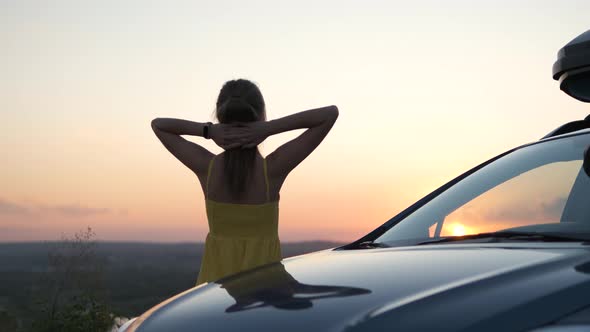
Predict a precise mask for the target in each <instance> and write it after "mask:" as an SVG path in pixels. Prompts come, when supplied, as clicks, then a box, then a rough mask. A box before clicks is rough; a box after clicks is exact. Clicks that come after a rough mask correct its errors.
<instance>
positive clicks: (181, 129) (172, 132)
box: [152, 118, 213, 175]
mask: <svg viewBox="0 0 590 332" xmlns="http://www.w3.org/2000/svg"><path fill="white" fill-rule="evenodd" d="M205 125H206V124H205V123H201V122H194V121H188V120H182V119H173V118H155V119H153V120H152V129H153V131H154V133H155V134H156V136H157V137H158V139H160V141H161V142H162V144H163V145H164V147H165V148H166V149H167V150H168V151H170V153H172V154H173V155H174V157H176V159H178V160H180V162H182V163H183V164H184V165H185V166H186V167H188V168H189V169H191V170H192V171H193V172H194V173H196V174H197V175H200V174H203V173H205V172H206V171H207V164H208V162H209V160H210V159H211V158H212V157H213V153H211V152H210V151H209V150H207V149H205V148H204V147H202V146H200V145H198V144H196V143H193V142H191V141H189V140H186V139H185V138H183V137H182V136H180V135H194V136H201V137H202V136H203V127H204V126H205Z"/></svg>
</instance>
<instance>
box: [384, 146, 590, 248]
mask: <svg viewBox="0 0 590 332" xmlns="http://www.w3.org/2000/svg"><path fill="white" fill-rule="evenodd" d="M589 146H590V134H582V135H575V136H569V137H564V138H559V139H555V140H551V141H546V142H541V143H539V144H533V145H530V146H526V147H523V148H520V149H517V150H515V151H513V152H511V153H508V154H506V155H505V156H503V157H501V158H499V159H497V160H495V161H493V162H492V163H490V164H488V165H486V166H484V167H482V168H481V169H479V170H478V171H476V172H474V173H472V174H470V175H468V176H467V177H465V178H464V179H462V180H461V181H459V182H457V183H456V184H455V185H453V186H451V187H450V188H448V189H447V190H445V191H443V192H442V193H441V194H439V195H438V196H436V197H435V198H433V199H432V200H430V201H429V202H428V203H426V204H424V205H423V206H421V207H420V208H418V209H417V210H415V211H414V212H412V213H411V214H409V215H408V216H407V217H405V218H404V219H402V220H401V221H400V222H398V223H397V224H395V225H394V226H393V227H391V228H390V229H388V230H387V231H386V232H385V233H383V234H382V235H381V236H379V237H378V238H376V239H375V240H374V241H373V242H375V243H382V244H387V245H401V244H416V243H428V242H429V241H432V242H433V243H437V241H436V240H437V239H446V238H451V239H452V238H453V237H457V239H461V237H463V236H465V239H466V240H467V239H470V238H471V239H472V238H473V237H468V236H467V235H473V234H480V233H490V232H498V231H501V232H520V233H523V234H525V233H526V234H530V233H533V234H552V235H560V236H565V237H567V235H568V234H569V235H571V236H572V237H575V238H577V239H579V238H583V239H587V240H590V176H589V175H588V174H587V171H585V169H589V167H588V165H586V167H584V156H585V153H586V151H587V150H588V147H589ZM586 159H588V157H586ZM586 163H588V161H587V162H586ZM453 242H454V241H453Z"/></svg>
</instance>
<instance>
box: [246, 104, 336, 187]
mask: <svg viewBox="0 0 590 332" xmlns="http://www.w3.org/2000/svg"><path fill="white" fill-rule="evenodd" d="M337 118H338V108H337V107H336V106H334V105H331V106H326V107H320V108H314V109H310V110H306V111H302V112H298V113H295V114H291V115H288V116H285V117H282V118H279V119H275V120H271V121H265V122H252V123H242V124H240V126H243V127H245V129H244V130H245V132H244V133H243V136H242V137H241V140H242V142H244V141H247V142H248V143H247V144H244V146H245V147H252V146H256V145H257V144H259V143H260V142H262V141H264V139H266V137H268V136H271V135H275V134H278V133H282V132H285V131H290V130H295V129H302V128H308V129H307V130H306V131H304V132H303V133H302V134H301V135H299V136H297V137H296V138H294V139H292V140H290V141H289V142H287V143H285V144H283V145H281V146H280V147H278V148H277V149H276V150H275V151H273V152H272V153H271V154H269V155H268V156H267V157H266V159H267V161H268V173H269V175H271V176H275V177H280V178H284V177H286V176H287V175H288V174H289V172H291V170H293V169H294V168H295V167H296V166H297V165H299V163H301V162H302V161H303V160H304V159H305V158H306V157H307V156H308V155H309V154H310V153H311V152H312V151H313V150H315V148H316V147H317V146H318V145H319V144H320V143H321V142H322V140H323V139H324V137H326V135H327V134H328V132H329V131H330V129H332V126H333V125H334V123H335V122H336V119H337Z"/></svg>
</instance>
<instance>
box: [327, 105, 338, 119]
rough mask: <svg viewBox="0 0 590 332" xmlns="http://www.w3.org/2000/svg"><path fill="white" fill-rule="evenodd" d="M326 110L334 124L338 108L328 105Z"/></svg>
mask: <svg viewBox="0 0 590 332" xmlns="http://www.w3.org/2000/svg"><path fill="white" fill-rule="evenodd" d="M328 109H329V111H330V119H331V120H332V121H334V122H335V121H336V119H338V107H337V106H336V105H330V107H329V108H328Z"/></svg>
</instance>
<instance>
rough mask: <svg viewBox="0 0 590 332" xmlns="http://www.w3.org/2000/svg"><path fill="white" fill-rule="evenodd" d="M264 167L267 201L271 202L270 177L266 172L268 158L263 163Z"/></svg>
mask: <svg viewBox="0 0 590 332" xmlns="http://www.w3.org/2000/svg"><path fill="white" fill-rule="evenodd" d="M262 166H263V168H264V182H265V183H266V201H267V202H270V194H269V192H268V191H269V190H268V175H267V172H266V158H264V159H263V163H262Z"/></svg>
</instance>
